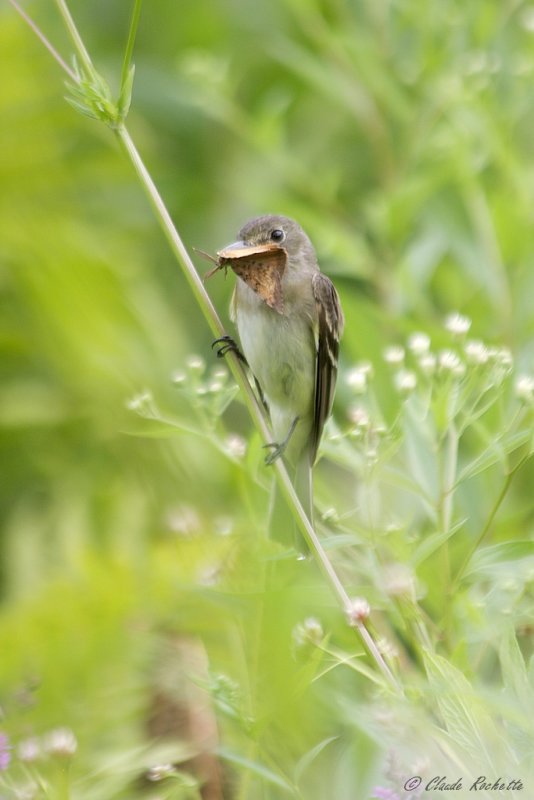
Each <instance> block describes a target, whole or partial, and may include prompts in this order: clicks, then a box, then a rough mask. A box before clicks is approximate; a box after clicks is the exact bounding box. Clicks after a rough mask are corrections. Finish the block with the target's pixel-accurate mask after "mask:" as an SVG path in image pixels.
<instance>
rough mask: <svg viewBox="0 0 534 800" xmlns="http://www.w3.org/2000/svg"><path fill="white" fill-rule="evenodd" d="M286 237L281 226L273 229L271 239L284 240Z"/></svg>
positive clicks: (274, 240)
mask: <svg viewBox="0 0 534 800" xmlns="http://www.w3.org/2000/svg"><path fill="white" fill-rule="evenodd" d="M285 238H286V235H285V233H284V231H282V230H280V228H275V229H274V231H271V240H272V241H273V242H283V241H284V239H285Z"/></svg>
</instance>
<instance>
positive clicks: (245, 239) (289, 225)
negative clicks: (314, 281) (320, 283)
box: [230, 214, 317, 269]
mask: <svg viewBox="0 0 534 800" xmlns="http://www.w3.org/2000/svg"><path fill="white" fill-rule="evenodd" d="M238 237H239V240H238V241H237V242H235V243H234V244H232V245H230V247H231V248H236V247H238V246H241V247H256V248H263V247H265V248H267V247H269V249H270V248H272V247H273V246H274V247H280V248H283V249H284V250H285V251H286V253H287V257H288V267H289V269H295V268H297V269H298V268H299V266H301V265H304V266H307V267H309V268H311V269H313V267H314V266H315V265H316V264H317V258H316V255H315V250H314V249H313V245H312V243H311V242H310V240H309V238H308V237H307V236H306V234H305V233H304V231H303V230H302V228H301V227H300V225H299V224H298V223H297V222H295V220H293V219H290V218H289V217H283V216H281V215H278V214H267V215H265V216H263V217H255V218H254V219H251V220H250V221H249V222H247V223H245V225H243V227H242V228H241V230H240V231H239V234H238Z"/></svg>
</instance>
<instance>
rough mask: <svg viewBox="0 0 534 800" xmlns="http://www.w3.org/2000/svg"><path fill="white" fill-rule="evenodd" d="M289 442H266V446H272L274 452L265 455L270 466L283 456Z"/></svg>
mask: <svg viewBox="0 0 534 800" xmlns="http://www.w3.org/2000/svg"><path fill="white" fill-rule="evenodd" d="M286 444H287V442H282V444H277V443H276V442H269V444H264V445H263V447H264V448H266V449H267V448H269V447H272V453H269V454H268V455H266V456H265V463H266V465H267V466H268V467H270V466H271V464H274V462H275V461H277V460H278V459H279V458H280V457H281V456H283V455H284V450H285V449H286Z"/></svg>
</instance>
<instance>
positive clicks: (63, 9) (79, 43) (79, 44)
mask: <svg viewBox="0 0 534 800" xmlns="http://www.w3.org/2000/svg"><path fill="white" fill-rule="evenodd" d="M56 5H57V7H58V10H59V13H60V14H61V16H62V17H63V21H64V23H65V27H66V28H67V30H68V32H69V34H70V38H71V39H72V43H73V45H74V49H75V50H76V51H77V53H78V56H79V57H80V61H81V63H82V65H83V67H84V68H85V71H86V72H87V74H88V75H92V74H93V73H94V67H93V62H92V61H91V57H90V55H89V53H88V52H87V50H86V49H85V45H84V43H83V40H82V37H81V36H80V34H79V33H78V29H77V27H76V25H75V23H74V20H73V18H72V16H71V13H70V11H69V9H68V7H67V4H66V2H65V0H56Z"/></svg>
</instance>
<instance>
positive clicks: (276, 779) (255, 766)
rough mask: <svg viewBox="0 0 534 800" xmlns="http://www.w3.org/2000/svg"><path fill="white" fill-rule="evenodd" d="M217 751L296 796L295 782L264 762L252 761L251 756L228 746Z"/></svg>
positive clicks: (232, 762) (228, 759)
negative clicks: (240, 753)
mask: <svg viewBox="0 0 534 800" xmlns="http://www.w3.org/2000/svg"><path fill="white" fill-rule="evenodd" d="M217 753H218V754H219V755H220V757H221V758H224V759H225V760H226V761H229V762H230V763H231V764H235V765H236V766H239V767H242V768H243V769H245V770H247V771H248V772H252V773H253V774H254V775H257V776H258V777H259V778H263V779H264V780H266V781H267V783H270V784H272V785H273V786H278V788H279V789H283V790H284V791H285V792H287V794H288V795H291V796H293V797H294V796H295V788H294V786H293V784H291V783H290V782H289V781H288V780H287V779H286V778H285V777H284V776H283V775H280V774H279V773H277V772H274V771H273V770H272V769H269V767H266V766H265V765H264V764H259V763H258V762H257V761H252V760H251V759H250V758H245V757H244V756H241V755H239V754H238V753H234V752H233V751H232V750H229V749H228V748H226V747H220V748H218V750H217Z"/></svg>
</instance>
